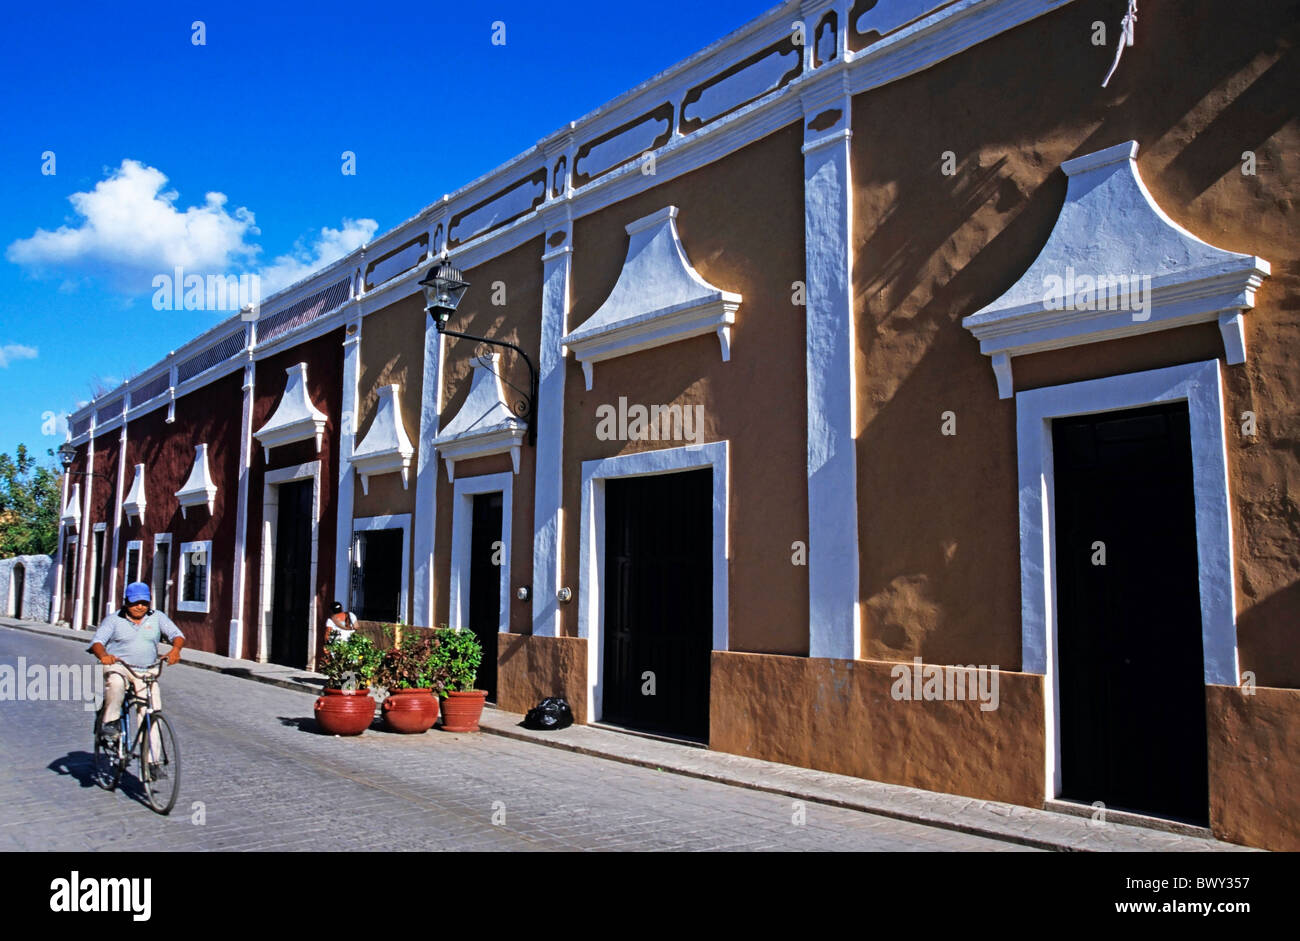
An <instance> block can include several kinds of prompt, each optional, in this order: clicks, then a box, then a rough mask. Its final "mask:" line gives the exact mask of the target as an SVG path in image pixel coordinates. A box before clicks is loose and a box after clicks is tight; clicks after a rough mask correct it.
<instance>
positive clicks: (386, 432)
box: [352, 385, 415, 494]
mask: <svg viewBox="0 0 1300 941" xmlns="http://www.w3.org/2000/svg"><path fill="white" fill-rule="evenodd" d="M398 392H399V390H398V387H397V386H396V385H387V386H380V387H379V404H378V407H377V408H376V410H375V419H374V421H372V422H371V423H370V428H369V430H368V431H367V432H366V437H365V440H363V441H362V442H361V443H360V444H358V445H357V446H356V448H355V450H353V452H352V466H353V468H354V469H355V470H356V471H357V473H359V474H360V475H361V492H362V493H365V494H369V493H370V478H371V477H374V476H376V475H378V474H391V473H399V474H401V475H402V489H403V490H405V489H406V488H407V485H408V478H409V477H410V469H411V455H413V454H414V453H415V447H414V446H413V445H412V444H411V439H410V438H408V437H407V435H406V428H405V426H403V425H402V409H401V403H400V401H399V395H398Z"/></svg>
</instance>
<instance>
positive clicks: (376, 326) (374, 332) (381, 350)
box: [338, 293, 427, 611]
mask: <svg viewBox="0 0 1300 941" xmlns="http://www.w3.org/2000/svg"><path fill="white" fill-rule="evenodd" d="M426 319H427V317H426V315H425V313H424V299H423V296H422V295H421V294H419V293H416V294H412V295H411V296H409V297H405V298H403V299H402V300H400V301H397V302H396V303H395V304H391V305H389V306H388V307H385V308H383V309H382V310H377V311H375V312H374V313H372V314H369V315H367V316H366V318H365V320H364V322H363V323H362V325H361V355H360V371H359V374H358V379H357V436H356V444H360V443H361V442H362V441H364V440H365V437H366V433H367V432H369V431H370V426H371V425H372V424H373V423H374V420H375V411H376V406H377V405H378V404H379V395H378V389H379V388H380V387H381V386H387V385H394V384H395V385H397V386H398V387H399V388H398V402H399V403H400V405H401V417H402V424H403V426H404V427H405V429H406V436H407V437H408V438H410V439H411V444H412V445H413V446H414V447H415V453H414V454H413V455H411V467H410V470H409V471H408V472H407V486H406V487H403V486H402V476H401V475H400V474H382V475H380V476H378V477H372V478H370V493H369V494H366V493H364V492H363V491H362V488H361V476H360V475H359V474H358V475H356V479H355V480H354V481H353V488H354V490H353V498H352V499H353V503H352V515H353V518H361V517H366V516H392V515H397V514H400V513H410V514H412V517H411V520H412V524H413V525H412V532H411V541H412V542H414V523H415V517H414V513H415V475H416V472H417V471H418V469H419V463H420V397H421V395H422V392H423V389H424V324H425V321H426ZM344 525H346V526H351V520H346V521H344ZM412 549H413V546H408V547H407V555H408V560H407V561H408V567H407V573H406V582H407V585H408V586H413V585H414V584H415V553H414V552H413V551H411V550H412ZM338 600H340V601H343V602H344V603H346V599H345V598H343V597H340V598H339V599H338ZM413 601H414V599H413V598H412V597H411V595H410V592H409V591H408V595H407V599H406V604H407V610H408V611H411V610H413Z"/></svg>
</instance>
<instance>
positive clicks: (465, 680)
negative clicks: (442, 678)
mask: <svg viewBox="0 0 1300 941" xmlns="http://www.w3.org/2000/svg"><path fill="white" fill-rule="evenodd" d="M436 639H437V641H438V642H439V643H438V647H437V651H436V654H435V656H436V657H437V660H438V665H439V666H440V667H441V668H442V669H443V670H444V671H445V673H446V677H447V679H446V686H445V689H446V691H447V692H449V693H464V692H468V691H470V690H472V689H473V688H474V681H475V680H476V679H477V678H478V668H479V665H480V664H481V663H482V662H483V647H482V646H481V645H480V644H479V642H478V638H477V637H475V636H474V632H473V631H465V630H453V629H451V628H448V627H441V628H439V629H438V631H437V633H436Z"/></svg>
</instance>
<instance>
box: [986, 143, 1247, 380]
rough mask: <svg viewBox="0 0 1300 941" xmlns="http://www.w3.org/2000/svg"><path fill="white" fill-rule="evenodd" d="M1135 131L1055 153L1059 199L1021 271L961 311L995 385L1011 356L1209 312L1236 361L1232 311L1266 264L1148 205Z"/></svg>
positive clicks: (1236, 317) (1238, 325)
mask: <svg viewBox="0 0 1300 941" xmlns="http://www.w3.org/2000/svg"><path fill="white" fill-rule="evenodd" d="M1137 151H1138V145H1137V141H1127V142H1126V143H1123V144H1118V145H1116V146H1114V147H1108V148H1106V149H1105V150H1099V151H1097V152H1096V153H1092V154H1086V155H1084V156H1082V157H1076V158H1075V159H1073V160H1067V161H1065V162H1064V163H1063V164H1061V169H1062V170H1064V171H1065V174H1066V176H1068V177H1069V188H1068V190H1067V191H1066V195H1065V205H1063V206H1062V207H1061V212H1060V215H1059V216H1058V217H1057V220H1056V226H1055V227H1054V228H1053V229H1052V234H1051V235H1050V236H1048V239H1047V242H1046V243H1045V244H1044V245H1043V248H1042V251H1040V252H1039V254H1038V257H1037V258H1036V259H1035V260H1034V263H1033V264H1032V265H1030V266H1029V270H1028V271H1026V272H1025V273H1024V274H1023V275H1021V277H1020V279H1019V280H1018V281H1017V282H1016V283H1015V284H1013V285H1012V286H1011V287H1010V288H1008V289H1007V291H1006V292H1005V293H1003V295H1002V296H1001V297H999V298H998V299H997V300H995V301H993V302H992V303H991V304H989V305H988V306H986V307H984V308H983V309H981V310H979V311H977V312H976V313H974V314H972V315H970V316H969V317H966V318H964V319H963V320H962V326H964V327H965V328H966V329H967V330H969V331H970V332H971V333H972V334H973V335H974V336H975V338H976V339H977V340H979V343H980V351H981V352H982V353H984V354H985V355H987V356H990V357H992V360H993V373H994V375H995V377H996V378H997V383H998V395H999V397H1001V398H1004V399H1005V398H1010V397H1011V395H1012V393H1013V386H1012V378H1011V360H1012V358H1013V357H1015V356H1022V355H1024V354H1026V353H1037V352H1041V351H1043V350H1055V349H1062V348H1065V347H1071V346H1079V345H1082V344H1086V343H1097V342H1101V341H1104V340H1113V339H1117V338H1120V337H1128V336H1136V335H1138V334H1143V333H1152V332H1155V331H1158V330H1171V329H1174V328H1176V327H1183V326H1187V325H1189V324H1198V323H1218V325H1219V330H1220V332H1221V334H1222V336H1223V345H1224V352H1225V359H1226V360H1227V362H1228V363H1230V364H1235V363H1243V362H1245V361H1246V339H1245V328H1244V326H1243V323H1242V316H1243V314H1244V313H1245V311H1247V310H1250V309H1251V308H1253V307H1254V306H1255V289H1256V288H1257V287H1259V285H1260V283H1261V282H1262V281H1263V280H1264V278H1266V277H1268V275H1269V272H1270V268H1269V263H1268V262H1267V261H1265V260H1264V259H1262V258H1258V257H1256V256H1254V255H1248V254H1241V253H1238V252H1230V251H1226V250H1224V249H1222V248H1216V247H1215V246H1213V245H1210V244H1208V243H1207V242H1203V241H1201V240H1200V239H1199V238H1197V237H1196V236H1195V235H1193V234H1192V233H1191V232H1188V231H1187V230H1186V229H1184V228H1183V227H1182V226H1180V225H1179V224H1178V223H1176V222H1174V220H1173V219H1171V218H1169V216H1168V215H1167V214H1166V213H1165V212H1164V210H1162V209H1161V208H1160V206H1159V205H1158V204H1157V203H1156V201H1155V200H1154V199H1153V198H1152V197H1151V193H1150V192H1149V191H1148V190H1147V188H1146V186H1145V185H1144V184H1143V182H1142V177H1141V175H1140V174H1139V173H1138V167H1137Z"/></svg>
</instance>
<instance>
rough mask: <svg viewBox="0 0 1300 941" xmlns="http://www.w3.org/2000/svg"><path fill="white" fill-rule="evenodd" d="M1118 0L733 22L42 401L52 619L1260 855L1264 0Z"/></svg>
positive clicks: (1290, 390)
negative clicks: (410, 652)
mask: <svg viewBox="0 0 1300 941" xmlns="http://www.w3.org/2000/svg"><path fill="white" fill-rule="evenodd" d="M1141 6H1142V10H1141V14H1142V16H1141V20H1140V21H1139V22H1138V24H1137V26H1136V29H1135V31H1134V39H1135V42H1134V43H1133V45H1131V46H1129V45H1125V46H1124V47H1123V48H1122V49H1121V50H1120V52H1121V53H1122V55H1121V57H1120V61H1119V65H1118V67H1117V68H1116V69H1115V74H1114V76H1113V77H1112V78H1110V80H1109V82H1108V85H1107V87H1105V88H1103V87H1102V80H1103V79H1104V78H1105V77H1106V73H1107V71H1108V70H1109V69H1110V68H1111V66H1112V64H1113V63H1114V59H1115V56H1116V46H1117V45H1119V43H1120V40H1121V37H1122V35H1123V29H1124V28H1123V27H1122V26H1121V23H1122V22H1123V21H1124V20H1125V16H1126V14H1127V13H1128V12H1129V11H1130V4H1129V2H1128V0H949V2H943V0H879V2H874V3H873V2H870V0H856V2H851V0H803V2H795V0H791V2H787V3H784V4H782V5H781V6H779V7H776V8H774V9H772V10H770V11H769V12H767V13H765V14H763V15H762V16H760V17H759V18H758V19H756V20H755V21H754V22H752V23H750V24H749V25H747V26H746V27H744V28H742V29H740V30H738V31H737V32H735V33H734V34H732V35H730V36H728V37H726V38H724V39H723V40H721V41H719V42H717V43H715V44H714V45H712V46H710V47H709V48H707V49H705V50H703V51H701V52H700V53H699V54H697V55H695V56H693V57H691V58H690V59H688V60H686V61H685V62H682V63H681V64H679V65H677V66H675V67H674V68H672V69H669V70H668V71H666V72H664V73H662V74H660V75H658V76H656V77H655V78H654V79H652V80H650V81H648V82H646V83H645V84H643V85H641V86H638V87H637V88H634V89H632V90H631V91H629V92H627V93H626V94H624V95H622V96H620V97H619V98H617V99H615V100H614V101H612V102H609V103H608V104H607V105H605V106H603V107H601V108H599V109H598V110H596V111H594V112H592V113H591V114H589V115H587V116H586V117H584V118H582V119H581V120H579V121H576V122H574V123H572V124H571V125H569V126H567V127H565V128H564V129H562V130H561V131H559V132H557V133H556V134H554V135H552V136H550V137H548V138H546V139H544V140H542V141H540V142H538V143H537V144H536V145H535V146H533V147H531V148H529V149H528V150H526V151H525V152H524V153H522V154H520V155H519V156H518V157H516V158H515V159H513V160H511V161H510V162H508V163H507V164H505V165H504V166H501V167H499V168H497V169H496V170H494V171H492V172H491V173H489V174H487V175H485V176H483V177H481V178H480V179H478V180H476V181H475V182H473V183H471V184H469V185H468V186H466V187H464V188H463V189H461V190H458V191H457V192H455V193H453V194H451V195H449V196H447V197H444V198H442V199H440V200H438V201H437V202H435V203H433V204H432V205H430V206H429V207H428V208H426V209H425V210H424V211H422V212H421V213H419V214H418V215H417V216H415V217H414V218H412V219H410V220H408V221H407V222H405V223H403V224H402V225H400V226H398V227H397V228H395V229H394V230H392V231H390V232H388V233H386V234H385V235H383V236H382V237H381V238H379V239H377V240H376V241H375V242H373V243H371V244H370V245H367V246H366V247H365V248H364V249H361V250H358V251H356V252H354V253H353V254H351V255H349V256H348V257H346V258H343V259H341V260H339V261H338V262H336V263H334V264H331V265H330V266H328V267H327V268H325V269H323V270H321V271H318V272H316V273H315V274H314V275H312V276H311V277H310V278H308V279H307V280H305V281H303V282H301V283H299V284H297V285H295V286H293V287H292V288H289V289H288V290H286V291H284V292H281V293H280V294H278V295H276V296H275V297H272V298H270V299H268V300H267V301H265V302H264V303H263V304H262V306H261V308H260V310H259V311H258V314H257V317H256V319H243V318H242V317H235V318H232V319H231V320H229V321H227V322H225V323H222V324H220V325H219V326H217V327H215V328H213V329H212V330H210V331H209V332H208V333H206V334H204V335H203V336H201V337H198V338H197V339H195V340H194V341H193V342H191V343H190V344H188V345H187V346H185V347H184V348H182V349H179V350H177V351H175V352H174V353H173V354H171V355H169V356H168V357H167V358H166V359H165V360H163V361H161V362H159V363H158V364H156V365H155V366H154V367H152V368H151V369H148V370H146V371H144V372H143V373H141V374H140V375H139V376H137V377H135V378H133V379H131V380H129V381H128V382H127V383H125V384H124V386H123V387H122V388H120V389H118V390H116V391H114V392H111V393H109V394H107V395H104V396H101V397H100V398H98V399H97V400H96V401H94V402H93V403H91V404H90V405H89V406H87V407H86V408H84V409H82V410H81V411H79V412H77V413H76V414H74V415H72V416H71V419H70V427H71V435H72V443H73V444H74V445H75V446H76V448H77V459H76V461H75V463H74V466H73V470H74V471H75V472H76V473H75V474H73V475H70V476H69V477H68V478H67V483H66V485H65V509H64V512H63V522H62V528H61V539H60V554H59V557H58V565H57V570H56V573H55V580H54V583H55V585H56V588H55V592H54V597H53V599H52V612H51V617H52V619H57V620H63V621H67V622H69V623H71V624H72V625H73V626H75V627H78V628H83V629H89V628H90V627H91V626H92V625H93V624H95V623H96V622H97V621H98V620H99V619H100V618H102V617H103V616H104V614H105V613H106V612H107V611H108V610H110V609H111V608H113V607H115V606H116V604H117V602H118V599H119V598H120V596H121V591H122V588H123V586H124V584H125V583H127V582H129V581H132V580H136V579H142V580H146V581H150V582H152V584H153V585H154V586H155V593H156V598H157V600H158V603H159V604H160V606H162V607H163V608H165V610H167V611H168V613H169V614H171V615H172V616H173V617H174V618H175V619H176V620H177V622H178V623H179V624H180V625H181V626H182V628H183V629H184V630H185V632H186V633H187V635H188V636H189V638H190V644H191V646H195V647H198V648H201V649H206V650H213V651H218V652H221V653H225V654H228V655H230V656H234V657H239V658H245V659H255V660H270V661H274V662H281V663H286V664H291V665H297V666H303V667H310V666H311V665H313V664H314V662H315V658H316V656H317V655H318V654H319V652H320V650H321V646H322V644H323V642H324V638H323V637H322V635H321V630H320V625H321V623H322V620H323V617H324V613H325V611H326V608H327V605H328V604H329V603H330V602H331V601H333V600H334V599H336V598H337V599H338V600H340V601H343V602H344V603H345V604H347V605H348V606H349V607H350V608H351V609H353V610H355V611H357V612H358V614H359V615H360V616H361V617H363V618H368V619H373V620H383V621H396V620H399V619H400V620H402V621H404V622H406V623H412V624H418V625H433V624H442V623H447V624H451V625H457V626H462V627H465V628H467V629H472V630H474V631H475V632H476V633H478V634H479V635H480V636H481V637H482V638H483V639H484V640H485V641H486V643H487V650H488V654H489V655H488V656H487V657H486V658H485V667H484V671H483V675H482V677H481V684H482V685H485V686H487V687H488V688H489V689H490V690H491V692H492V694H493V696H494V698H495V700H496V701H497V702H498V703H499V704H500V705H501V706H502V707H504V708H507V709H510V710H514V711H523V710H524V709H526V708H527V707H528V706H531V705H532V704H534V703H535V702H536V701H537V700H538V699H539V698H541V697H542V696H547V695H564V696H566V697H567V698H568V699H569V701H570V702H571V703H572V704H573V706H574V710H575V713H576V715H577V716H578V717H579V718H580V719H581V720H583V721H587V722H603V723H607V724H612V725H620V726H625V727H629V728H634V729H641V730H646V731H651V732H657V733H661V734H667V735H673V736H678V737H683V738H691V739H697V740H702V741H705V742H707V743H708V745H709V747H711V748H715V749H720V750H723V751H727V752H733V753H737V754H745V755H752V756H756V757H760V758H765V759H771V760H776V761H781V762H786V763H791V764H796V765H802V766H805V767H813V768H820V769H826V770H831V771H836V772H841V773H845V774H850V775H856V776H859V777H864V778H870V779H874V780H879V781H886V782H892V783H898V784H906V785H912V786H918V787H924V788H929V789H934V790H941V791H948V792H955V793H959V794H965V795H970V796H972V797H977V798H988V799H996V800H1002V801H1009V802H1013V803H1018V804H1024V805H1028V806H1034V807H1042V806H1044V805H1048V806H1053V807H1059V808H1061V809H1062V810H1071V809H1079V808H1086V810H1087V812H1089V813H1092V812H1093V808H1094V807H1095V806H1096V805H1097V804H1098V803H1100V804H1102V805H1104V806H1105V807H1106V808H1108V809H1111V810H1114V811H1116V812H1124V811H1131V812H1137V813H1141V814H1146V815H1149V816H1154V817H1160V818H1168V819H1173V820H1177V821H1181V822H1183V823H1184V824H1186V825H1189V826H1199V827H1203V828H1208V829H1209V830H1211V831H1212V832H1213V833H1214V834H1216V835H1218V836H1220V837H1222V838H1225V839H1229V840H1234V841H1238V842H1245V843H1250V844H1253V845H1259V846H1268V847H1275V848H1289V849H1297V848H1300V786H1298V785H1297V781H1300V764H1298V762H1300V757H1298V756H1300V747H1297V746H1298V745H1300V644H1298V643H1297V642H1296V638H1295V635H1294V625H1295V623H1296V620H1297V615H1300V580H1298V575H1297V572H1298V571H1300V564H1298V562H1300V540H1298V539H1297V535H1298V534H1300V529H1298V528H1297V520H1298V519H1300V505H1298V504H1297V498H1296V496H1295V495H1296V494H1297V493H1300V463H1298V462H1297V457H1296V452H1295V441H1296V440H1300V417H1298V416H1297V414H1296V412H1295V409H1294V407H1293V401H1294V398H1295V396H1296V395H1297V388H1296V376H1297V372H1296V366H1295V362H1296V360H1297V357H1300V325H1298V324H1297V321H1296V317H1295V310H1296V308H1297V304H1298V302H1297V300H1296V298H1297V295H1298V284H1297V281H1298V280H1300V274H1298V273H1300V248H1298V247H1297V246H1300V238H1298V237H1297V236H1300V224H1298V223H1297V215H1296V209H1295V203H1296V195H1297V194H1296V188H1297V183H1296V180H1297V178H1298V177H1297V169H1300V168H1298V167H1297V165H1296V164H1297V154H1300V140H1298V139H1297V138H1298V137H1300V131H1298V130H1297V122H1296V120H1295V113H1294V110H1293V109H1294V96H1293V94H1290V92H1292V91H1293V88H1294V81H1293V80H1294V76H1295V70H1294V65H1293V61H1292V59H1293V57H1292V54H1291V52H1290V50H1291V49H1292V47H1293V46H1294V41H1295V40H1296V39H1297V36H1296V30H1297V27H1296V22H1297V17H1296V16H1295V12H1296V10H1295V5H1294V4H1292V3H1277V2H1264V0H1258V2H1247V3H1246V4H1245V6H1244V7H1243V6H1242V5H1241V4H1238V5H1237V6H1236V7H1234V12H1233V15H1231V16H1224V15H1222V14H1223V12H1224V11H1223V9H1222V8H1221V5H1218V4H1215V3H1213V2H1210V0H1184V2H1174V0H1142V4H1141ZM1130 22H1131V21H1130ZM1099 27H1100V29H1099ZM1099 38H1101V39H1103V41H1098V40H1099ZM1288 109H1291V110H1288ZM444 253H445V254H446V257H447V259H448V261H449V263H450V264H453V265H455V266H456V267H457V268H459V269H461V270H462V271H463V272H464V274H465V280H467V281H469V282H470V284H471V287H470V289H469V291H468V293H467V294H466V295H465V298H464V300H463V301H462V302H461V305H460V308H459V310H458V311H457V313H456V315H455V317H454V318H453V321H452V323H451V324H449V328H450V329H452V330H455V331H457V332H461V333H466V334H471V335H473V336H478V337H491V338H493V339H497V340H502V341H507V342H509V343H512V344H515V345H516V346H517V347H518V348H520V349H522V350H524V351H526V353H527V356H528V358H529V359H530V360H531V361H532V363H533V364H535V366H536V369H537V373H538V383H537V388H538V392H537V396H536V402H535V407H534V408H533V410H532V412H531V415H530V416H529V417H528V420H527V421H526V420H525V418H524V417H522V416H523V415H524V413H525V411H526V410H525V409H523V408H521V407H520V406H521V403H522V402H523V401H524V400H526V399H527V398H528V396H529V392H530V373H529V368H528V363H526V362H525V361H524V359H523V358H522V357H521V356H520V355H518V353H517V352H515V351H514V350H510V349H504V350H503V349H501V348H499V347H493V346H488V345H484V344H481V343H478V342H475V341H474V340H468V339H461V338H456V337H452V336H450V335H447V334H442V333H440V332H439V331H438V330H437V329H436V328H435V326H434V325H433V323H432V322H431V320H430V318H429V317H427V316H426V315H425V304H424V298H423V295H422V292H421V289H420V287H419V283H418V282H419V281H420V280H421V279H422V278H423V277H424V275H425V274H426V272H427V271H428V269H429V267H430V265H431V264H432V263H433V262H434V261H435V260H436V259H438V258H440V257H442V256H443V255H444ZM530 422H531V425H532V427H531V428H529V427H528V425H529V423H530ZM530 432H531V433H532V434H535V443H534V442H533V441H532V440H530Z"/></svg>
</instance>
